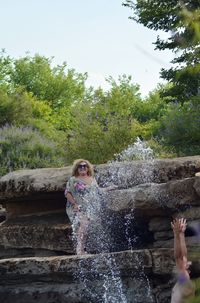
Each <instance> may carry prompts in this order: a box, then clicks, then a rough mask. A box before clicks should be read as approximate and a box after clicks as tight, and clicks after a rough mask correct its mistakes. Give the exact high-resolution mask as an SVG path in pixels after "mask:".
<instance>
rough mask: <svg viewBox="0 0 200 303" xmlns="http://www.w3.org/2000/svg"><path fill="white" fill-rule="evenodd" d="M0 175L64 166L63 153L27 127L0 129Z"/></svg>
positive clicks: (52, 143)
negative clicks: (25, 169)
mask: <svg viewBox="0 0 200 303" xmlns="http://www.w3.org/2000/svg"><path fill="white" fill-rule="evenodd" d="M0 163H1V169H0V175H3V174H6V173H7V172H9V171H13V170H17V169H22V168H37V167H49V166H62V165H65V158H64V151H63V150H62V149H61V148H59V149H58V148H57V144H56V143H55V142H53V141H51V140H48V139H46V138H45V137H44V136H42V135H41V134H40V133H39V132H37V131H34V130H32V129H31V128H27V127H15V126H4V127H2V128H0Z"/></svg>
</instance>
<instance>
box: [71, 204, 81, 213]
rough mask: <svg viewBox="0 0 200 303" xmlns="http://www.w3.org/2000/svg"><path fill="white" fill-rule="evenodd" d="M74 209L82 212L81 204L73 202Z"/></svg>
mask: <svg viewBox="0 0 200 303" xmlns="http://www.w3.org/2000/svg"><path fill="white" fill-rule="evenodd" d="M73 210H74V212H80V211H81V206H80V205H78V204H77V203H74V204H73Z"/></svg>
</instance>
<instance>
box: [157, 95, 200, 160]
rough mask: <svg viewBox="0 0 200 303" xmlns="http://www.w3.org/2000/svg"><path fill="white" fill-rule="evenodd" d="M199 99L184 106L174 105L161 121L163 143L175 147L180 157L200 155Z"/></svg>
mask: <svg viewBox="0 0 200 303" xmlns="http://www.w3.org/2000/svg"><path fill="white" fill-rule="evenodd" d="M199 101H200V100H199V97H198V98H196V99H195V100H193V102H185V103H184V105H183V106H181V105H179V104H173V105H171V106H170V107H169V110H168V113H167V114H166V115H165V116H164V117H163V118H162V121H161V131H160V132H161V136H162V137H163V142H164V143H165V144H167V145H170V146H173V147H174V149H175V151H176V152H177V153H178V155H185V154H187V155H194V154H199V153H200V132H199V129H200V102H199Z"/></svg>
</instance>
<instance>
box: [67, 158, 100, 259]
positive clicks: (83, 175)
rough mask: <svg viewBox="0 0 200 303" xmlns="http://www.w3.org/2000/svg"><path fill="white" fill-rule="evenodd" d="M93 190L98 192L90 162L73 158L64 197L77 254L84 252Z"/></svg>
mask: <svg viewBox="0 0 200 303" xmlns="http://www.w3.org/2000/svg"><path fill="white" fill-rule="evenodd" d="M95 192H98V185H97V182H96V180H95V178H94V170H93V166H92V164H91V163H90V162H89V161H87V160H84V159H78V160H75V161H74V163H73V167H72V176H71V177H70V179H69V180H68V182H67V185H66V190H65V197H66V198H67V204H66V212H67V215H68V217H69V219H70V221H71V223H72V227H73V232H74V235H75V236H76V241H77V246H76V253H77V254H84V253H86V251H85V244H86V239H87V229H88V225H89V221H90V219H91V215H92V211H91V206H92V205H91V204H92V202H94V201H93V200H94V198H95Z"/></svg>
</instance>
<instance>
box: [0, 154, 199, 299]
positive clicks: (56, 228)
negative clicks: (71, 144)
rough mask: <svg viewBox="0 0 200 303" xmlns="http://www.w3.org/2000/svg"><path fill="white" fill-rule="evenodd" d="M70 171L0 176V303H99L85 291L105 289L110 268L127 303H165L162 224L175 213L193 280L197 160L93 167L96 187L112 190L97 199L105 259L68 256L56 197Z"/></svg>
mask: <svg viewBox="0 0 200 303" xmlns="http://www.w3.org/2000/svg"><path fill="white" fill-rule="evenodd" d="M70 170H71V168H70V167H66V168H59V169H55V168H49V169H36V170H24V171H17V172H13V173H10V174H8V175H6V176H3V177H2V178H1V179H0V202H1V203H2V204H3V207H4V206H5V207H6V212H5V209H3V212H4V213H3V214H4V217H3V222H2V223H1V224H0V243H1V245H0V259H1V260H0V298H1V299H0V301H1V303H3V302H5V303H11V302H16V303H27V302H28V303H33V302H37V303H44V302H46V303H56V302H58V303H60V302H62V303H65V302H66V303H89V302H90V303H93V302H94V303H99V302H100V301H98V300H96V299H91V297H90V299H88V297H87V296H88V294H87V296H86V290H87V289H91V290H94V291H97V289H100V290H102V289H105V288H106V287H107V284H105V283H107V278H106V277H108V276H111V274H112V273H113V270H114V269H116V271H117V272H120V277H121V286H120V287H122V291H123V292H124V294H125V295H126V297H127V303H144V302H145V303H169V302H170V294H171V288H172V286H173V283H174V280H173V279H174V265H175V264H174V257H173V234H172V230H171V226H170V222H171V220H172V219H173V218H174V217H177V216H178V217H182V216H183V217H185V218H186V219H187V222H188V225H187V227H188V228H187V230H186V242H187V246H188V251H189V258H190V259H191V260H192V262H193V266H192V275H194V277H196V276H199V275H200V261H199V260H200V239H199V235H200V223H199V222H200V190H199V188H200V181H199V180H200V177H199V175H198V173H197V172H198V171H200V156H196V157H185V158H178V159H165V160H155V161H151V162H145V161H133V162H129V163H128V162H127V163H112V164H105V165H99V166H97V167H96V168H95V172H96V178H97V180H98V183H99V185H100V186H102V187H107V186H109V185H112V184H115V185H117V189H115V190H113V191H110V192H107V193H106V194H105V197H106V201H104V202H105V205H104V206H105V211H104V215H105V217H104V218H103V222H104V224H105V226H106V227H107V223H109V224H110V225H109V228H110V236H111V240H112V243H113V250H114V251H115V252H113V253H111V254H103V253H102V254H93V255H91V254H89V255H83V256H81V257H80V256H75V255H73V254H74V250H73V248H72V239H71V226H70V224H69V220H68V219H67V216H66V214H65V202H66V201H65V198H64V195H63V190H64V188H65V184H66V181H67V179H68V178H69V176H70ZM195 174H196V176H195ZM1 210H2V208H0V214H1ZM5 215H6V220H5ZM0 218H1V217H0ZM108 221H109V222H108ZM93 236H94V238H95V233H94V235H93ZM113 239H114V241H115V242H113ZM95 240H96V241H97V242H98V241H99V239H98V238H95ZM128 247H129V248H130V247H132V250H131V251H130V250H128V251H127V248H128ZM133 248H139V249H137V250H133ZM141 248H142V249H141ZM119 250H124V251H119ZM88 251H89V250H88ZM91 251H92V250H91ZM117 251H118V252H117ZM104 274H107V276H106V277H104ZM78 275H79V276H80V278H79V279H78V280H77V276H78ZM75 277H76V279H75ZM115 278H116V276H113V278H112V279H113V280H112V281H114V280H115ZM74 279H75V280H74ZM103 285H104V286H103ZM112 285H113V283H112ZM149 286H151V288H152V289H151V290H150V288H149ZM109 290H110V291H115V289H114V288H113V289H112V287H111V288H109ZM109 294H110V293H109ZM118 301H119V300H118ZM120 303H121V301H120Z"/></svg>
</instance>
